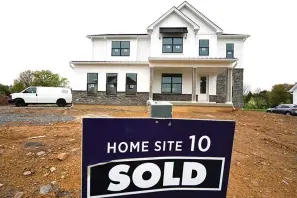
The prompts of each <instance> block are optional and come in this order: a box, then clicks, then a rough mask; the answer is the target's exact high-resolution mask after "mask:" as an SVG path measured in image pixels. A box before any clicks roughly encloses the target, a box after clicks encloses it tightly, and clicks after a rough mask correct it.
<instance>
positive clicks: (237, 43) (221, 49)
mask: <svg viewBox="0 0 297 198" xmlns="http://www.w3.org/2000/svg"><path fill="white" fill-rule="evenodd" d="M226 43H234V57H235V58H238V59H239V60H238V64H237V66H236V67H237V68H243V64H242V63H243V41H242V40H240V39H218V49H217V56H218V57H222V58H225V57H226Z"/></svg>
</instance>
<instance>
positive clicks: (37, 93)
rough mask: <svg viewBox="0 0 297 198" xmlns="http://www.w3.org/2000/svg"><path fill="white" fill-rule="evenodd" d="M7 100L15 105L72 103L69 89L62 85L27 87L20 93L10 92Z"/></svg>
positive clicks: (59, 104)
mask: <svg viewBox="0 0 297 198" xmlns="http://www.w3.org/2000/svg"><path fill="white" fill-rule="evenodd" d="M8 102H9V103H11V104H15V106H17V107H23V106H27V105H29V104H57V105H58V106H59V107H64V106H66V105H67V104H72V93H71V89H69V88H64V87H28V88H27V89H25V90H23V91H22V92H20V93H13V94H10V96H9V99H8Z"/></svg>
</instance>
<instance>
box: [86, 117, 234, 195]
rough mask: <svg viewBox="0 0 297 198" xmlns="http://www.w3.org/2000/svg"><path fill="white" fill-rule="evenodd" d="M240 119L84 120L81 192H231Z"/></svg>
mask: <svg viewBox="0 0 297 198" xmlns="http://www.w3.org/2000/svg"><path fill="white" fill-rule="evenodd" d="M234 128H235V122H233V121H213V120H185V119H151V118H147V119H141V118H140V119H134V118H131V119H128V118H85V119H83V154H82V163H83V164H82V197H83V198H95V197H96V198H99V197H116V196H117V197H127V198H128V197H133V198H135V197H136V198H138V197H141V198H148V197H150V198H157V197H160V198H161V197H162V198H164V197H174V198H178V197H182V198H185V197H208V198H211V197H216V198H220V197H226V192H227V185H228V176H229V169H230V161H231V153H232V145H233V137H234Z"/></svg>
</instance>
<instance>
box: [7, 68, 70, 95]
mask: <svg viewBox="0 0 297 198" xmlns="http://www.w3.org/2000/svg"><path fill="white" fill-rule="evenodd" d="M67 85H68V80H67V78H63V77H60V75H59V74H55V73H53V72H51V71H49V70H41V71H31V70H27V71H24V72H22V73H20V75H19V77H18V78H17V79H16V80H14V83H13V86H12V88H11V89H10V91H11V92H12V93H15V92H20V91H22V90H24V89H25V88H27V87H30V86H44V87H66V86H67Z"/></svg>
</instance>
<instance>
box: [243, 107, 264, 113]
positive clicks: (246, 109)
mask: <svg viewBox="0 0 297 198" xmlns="http://www.w3.org/2000/svg"><path fill="white" fill-rule="evenodd" d="M244 110H245V111H259V112H266V109H249V108H244Z"/></svg>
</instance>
